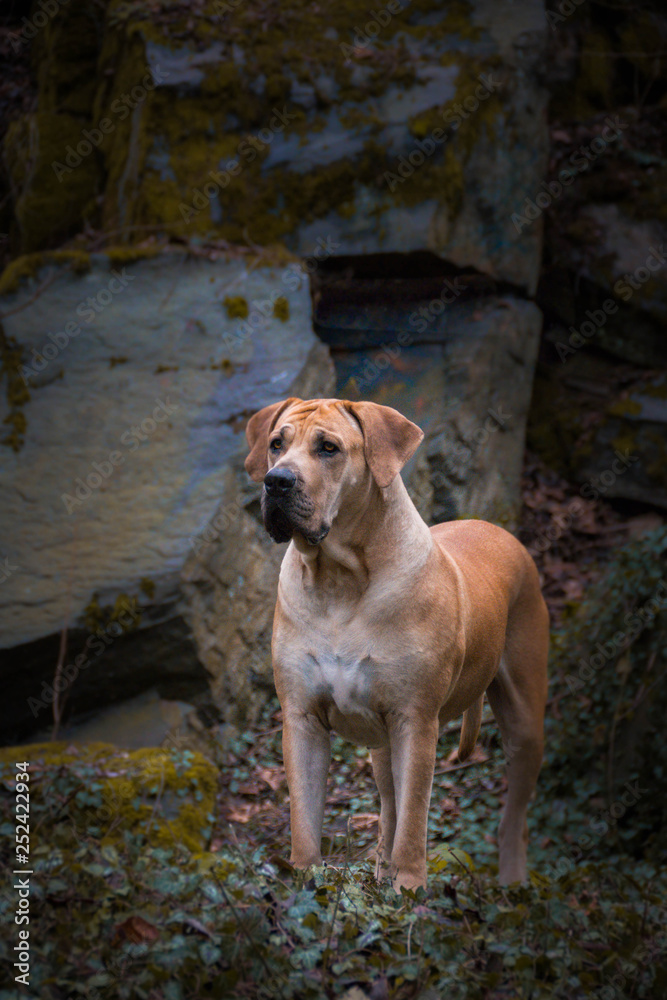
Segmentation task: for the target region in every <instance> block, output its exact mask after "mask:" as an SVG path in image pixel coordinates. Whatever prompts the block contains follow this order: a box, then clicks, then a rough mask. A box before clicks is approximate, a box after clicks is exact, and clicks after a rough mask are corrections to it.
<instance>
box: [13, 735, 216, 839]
mask: <svg viewBox="0 0 667 1000" xmlns="http://www.w3.org/2000/svg"><path fill="white" fill-rule="evenodd" d="M16 761H28V762H29V764H30V769H29V773H30V770H32V771H33V772H35V773H40V774H43V773H44V772H47V773H48V771H49V770H53V771H56V770H58V771H59V772H60V773H61V774H62V772H63V771H64V770H65V771H66V770H67V769H70V768H76V767H77V766H81V765H87V766H90V765H92V773H91V776H90V781H89V787H88V788H83V789H81V791H83V792H84V795H82V796H79V795H77V796H74V797H73V798H72V800H71V801H70V802H69V803H68V814H69V818H70V820H71V822H72V823H73V824H74V827H75V829H76V830H77V832H79V833H81V834H84V835H87V834H89V833H90V831H91V829H92V830H97V831H98V835H99V836H100V837H101V839H102V841H103V843H107V844H114V843H122V842H123V839H124V836H125V833H126V832H128V831H129V832H130V833H134V834H140V835H142V836H143V837H145V838H146V840H147V841H148V842H149V843H150V844H151V845H152V846H156V847H173V846H175V845H177V844H181V845H183V846H184V847H186V848H187V849H189V850H190V851H196V852H198V853H200V852H202V851H203V850H205V849H206V848H207V847H208V842H209V839H210V835H211V826H212V815H213V812H214V809H215V800H216V794H217V790H218V778H219V775H218V770H217V768H216V767H215V765H214V764H212V763H211V761H209V760H208V759H207V758H206V757H204V756H203V755H202V754H200V753H196V752H193V751H190V750H186V751H184V752H172V751H169V750H164V749H162V748H148V749H143V750H135V751H132V752H128V751H123V750H120V749H118V748H117V747H115V746H113V745H111V744H105V743H90V744H85V745H80V746H77V745H76V744H72V743H65V742H56V743H40V744H31V745H27V746H21V747H5V748H3V749H2V750H0V764H4V765H9V766H10V767H12V766H13V765H14V763H15V762H16ZM42 837H43V838H44V841H45V842H47V843H48V838H49V830H48V828H46V827H45V828H44V829H43V833H42ZM39 843H40V836H39V835H38V834H37V835H36V834H35V833H34V832H33V834H32V839H31V848H33V849H34V848H35V847H37V846H38V844H39Z"/></svg>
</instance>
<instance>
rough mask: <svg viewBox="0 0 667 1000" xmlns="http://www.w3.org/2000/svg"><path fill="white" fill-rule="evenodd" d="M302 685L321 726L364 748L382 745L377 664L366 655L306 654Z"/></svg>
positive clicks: (381, 718) (382, 735)
mask: <svg viewBox="0 0 667 1000" xmlns="http://www.w3.org/2000/svg"><path fill="white" fill-rule="evenodd" d="M304 667H305V669H304V676H303V677H302V683H303V685H304V688H305V691H306V692H307V695H306V700H307V702H308V703H309V705H310V708H311V710H312V711H314V712H315V713H316V714H317V715H318V716H319V718H320V719H321V720H322V722H323V723H324V724H325V725H327V726H328V727H329V728H331V729H334V730H335V731H336V732H337V733H339V734H340V735H341V736H343V737H344V738H345V739H348V740H351V741H352V742H354V743H363V744H366V745H367V746H380V745H381V744H383V743H384V742H385V741H386V729H385V724H384V720H383V717H382V712H381V707H382V706H381V701H380V699H379V697H378V693H379V692H378V674H379V669H380V664H379V663H378V662H377V661H376V660H375V659H374V658H373V657H372V656H371V655H370V654H366V655H364V656H355V655H350V653H343V652H339V653H336V652H333V651H331V650H329V651H327V650H325V651H322V650H319V651H318V652H317V654H313V653H311V654H309V655H308V657H307V660H306V662H305V664H304Z"/></svg>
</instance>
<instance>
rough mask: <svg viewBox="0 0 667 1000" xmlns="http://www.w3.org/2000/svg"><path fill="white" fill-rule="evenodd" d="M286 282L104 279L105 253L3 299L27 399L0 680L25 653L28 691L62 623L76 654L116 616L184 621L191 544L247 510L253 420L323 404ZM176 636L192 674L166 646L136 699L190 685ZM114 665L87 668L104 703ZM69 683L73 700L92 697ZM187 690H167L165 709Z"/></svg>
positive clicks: (205, 270) (197, 272)
mask: <svg viewBox="0 0 667 1000" xmlns="http://www.w3.org/2000/svg"><path fill="white" fill-rule="evenodd" d="M255 263H256V261H255ZM291 267H292V268H293V267H294V265H291ZM295 273H296V272H295V271H294V270H293V269H292V270H289V269H288V267H287V266H285V267H261V266H260V267H257V266H254V265H252V264H251V263H248V262H244V261H243V260H230V261H224V260H218V261H215V262H212V261H209V260H205V259H204V260H203V259H189V258H187V257H186V256H185V255H184V254H180V253H178V254H166V255H163V256H161V257H160V258H155V259H153V260H150V261H142V262H141V263H136V264H131V265H128V266H127V267H122V268H116V267H112V266H111V265H110V263H109V261H108V260H107V258H106V257H103V256H100V257H99V258H97V259H94V260H93V266H92V268H91V270H90V271H89V272H88V273H87V274H84V275H75V274H73V273H72V272H71V271H70V270H69V269H67V268H59V267H58V266H57V265H52V271H51V272H50V275H49V273H47V272H46V271H45V270H42V271H41V272H40V273H39V274H38V275H36V277H35V278H34V279H33V280H32V281H31V282H28V283H23V284H22V285H21V287H20V289H19V291H18V292H16V293H15V294H13V295H10V296H6V297H5V299H4V300H3V312H10V311H13V314H12V315H11V316H9V317H8V318H7V319H6V320H5V322H4V328H5V336H6V338H7V339H8V341H9V342H14V343H15V345H16V347H17V348H18V349H20V351H21V354H22V357H23V360H24V362H25V366H24V368H23V373H24V375H25V376H26V378H27V381H28V386H29V391H30V398H29V399H28V400H27V402H25V403H24V404H23V405H22V406H21V412H22V414H23V416H24V417H25V420H26V428H25V432H24V442H25V443H24V444H23V447H22V448H21V449H20V450H19V451H17V452H13V451H12V450H10V449H9V448H7V447H5V448H3V462H2V469H1V471H0V490H1V491H2V498H3V527H4V532H3V535H4V537H3V551H2V553H1V555H2V556H3V558H4V557H6V559H7V567H8V572H9V576H8V577H6V579H5V580H4V584H3V586H2V587H0V623H1V624H0V632H1V633H2V637H3V638H2V641H3V646H4V647H5V648H6V649H7V650H12V649H13V650H14V652H15V654H16V656H13V655H11V654H9V653H8V655H7V657H6V658H5V661H4V662H5V663H6V664H7V667H6V669H7V670H9V671H10V673H9V674H8V675H7V679H9V677H10V676H13V675H14V672H15V671H16V670H18V669H19V666H20V660H21V654H20V652H19V650H20V648H23V649H24V652H25V649H26V648H28V647H25V646H24V645H23V644H31V646H30V650H31V651H32V652H31V664H32V666H31V673H32V685H31V688H30V691H32V692H33V693H35V694H38V693H39V687H40V680H41V679H43V680H46V681H52V680H53V671H54V668H55V662H56V659H57V649H56V651H55V653H54V648H53V647H52V646H48V645H47V647H45V648H44V655H43V656H41V655H39V654H38V649H37V646H38V645H39V643H40V642H44V641H46V640H47V639H48V637H50V636H54V634H56V633H59V632H60V631H61V629H62V628H63V626H64V625H66V627H67V629H68V630H69V632H70V643H69V653H70V655H71V657H72V658H73V657H74V655H75V654H76V653H78V652H79V651H80V649H84V648H85V640H86V639H87V637H88V636H90V635H91V633H92V632H93V631H94V630H95V628H97V627H99V626H104V625H106V624H107V622H108V620H109V619H110V618H112V617H113V616H114V612H113V608H114V606H115V605H116V604H117V603H118V602H120V603H121V604H122V603H123V602H124V603H125V604H126V605H128V606H129V607H131V608H138V609H139V611H140V619H137V618H136V616H135V617H134V618H132V621H131V622H130V620H129V619H128V624H129V626H130V627H131V630H132V631H133V632H134V630H135V629H136V628H137V625H138V632H137V637H138V636H139V635H140V634H142V633H148V632H150V631H151V628H153V627H155V626H157V625H159V624H160V623H168V622H170V621H171V622H176V621H182V617H181V616H182V613H183V608H184V602H183V597H182V589H181V571H182V569H183V567H184V565H185V564H186V562H187V560H188V559H189V557H190V556H192V555H193V553H194V552H195V550H196V549H197V547H198V545H199V544H200V542H201V539H202V534H203V533H204V532H206V536H207V537H209V536H211V537H216V536H217V535H219V534H220V533H222V534H224V532H225V530H226V529H227V528H229V527H230V525H235V526H236V525H237V523H238V521H239V519H241V520H243V519H245V518H250V520H251V521H252V518H251V517H250V515H248V514H246V513H245V512H244V507H245V505H246V504H247V503H249V502H251V501H252V499H253V498H254V496H255V493H256V492H257V490H256V487H254V486H253V484H250V483H249V481H248V477H247V475H246V473H245V471H244V469H243V460H244V458H245V455H246V452H247V446H246V441H245V434H244V429H245V424H246V422H247V419H248V417H249V416H250V415H251V414H252V413H253V412H255V411H256V410H257V409H260V408H261V407H262V406H265V405H267V404H268V403H270V402H273V401H274V400H275V399H276V398H279V397H281V396H288V395H305V396H318V395H330V394H331V389H332V367H331V361H330V359H329V354H328V351H327V349H326V348H325V347H324V346H323V345H322V344H321V342H320V341H318V339H317V338H316V337H315V335H314V334H313V332H312V327H311V304H310V295H309V291H308V285H307V280H301V281H300V282H296V281H295V280H294V278H295ZM49 277H50V278H52V280H51V283H50V284H49V287H48V289H47V290H46V291H44V293H43V294H38V295H36V296H35V292H36V290H37V289H38V288H40V287H41V286H42V285H43V283H44V281H45V280H47V279H48V278H49ZM276 303H277V304H276ZM17 307H18V311H14V310H17ZM245 313H247V315H244V314H245ZM228 314H231V316H230V315H228ZM68 324H70V325H69V326H68ZM72 324H73V325H72ZM68 330H69V334H68V333H67V332H66V331H68ZM3 406H7V404H6V402H3ZM4 416H5V413H3V414H2V416H1V417H0V419H2V418H4ZM219 511H221V512H222V513H221V514H220V515H219V517H218V520H217V522H216V520H215V519H216V514H217V513H218V512H219ZM223 519H224V525H225V527H224V528H223ZM211 522H214V524H213V526H211ZM253 523H254V522H253ZM235 532H236V527H234V528H233V533H235ZM242 556H243V553H242V552H241V553H239V559H240V563H239V572H241V573H243V564H242V563H243V559H242ZM248 558H249V559H250V558H251V556H249V557H248ZM131 617H132V616H131ZM177 631H179V638H178V640H177V641H176V642H174V643H173V649H174V655H175V656H178V658H179V662H182V661H183V659H184V658H185V660H187V661H188V663H189V666H188V667H187V668H183V669H181V668H180V667H178V666H177V665H176V667H175V665H174V664H170V663H169V655H170V654H169V644H167V646H166V648H165V647H164V644H162V646H160V645H158V647H157V648H156V649H154V650H153V655H155V654H156V653H157V654H158V655H159V656H160V657H161V658H162V662H158V663H153V664H152V665H151V664H148V665H147V672H146V679H147V682H148V683H146V684H145V686H146V687H147V686H149V683H150V680H151V678H152V679H155V675H156V674H157V675H158V676H161V677H162V679H164V678H165V677H166V676H168V675H169V673H170V671H171V672H173V671H174V669H176V672H177V673H178V672H179V670H180V671H181V674H183V675H187V673H188V670H191V671H192V672H193V675H194V674H195V673H197V669H196V666H195V664H196V662H197V658H196V656H195V655H194V653H195V650H194V647H193V646H192V643H191V642H190V646H191V652H190V654H189V655H188V654H186V653H184V648H183V643H184V642H185V645H186V647H187V643H188V642H189V641H190V640H188V638H187V629H185V627H184V625H181V626H180V627H179V629H177ZM181 632H183V633H184V634H183V635H181ZM131 638H132V637H131V636H130V635H124V636H123V637H122V638H121V639H118V640H117V644H116V656H115V660H116V661H118V660H119V659H120V660H121V661H122V660H126V661H127V664H128V669H130V665H131V669H132V670H133V671H135V672H136V669H137V663H136V662H133V657H131V656H130V655H129V654H128V652H127V650H125V652H122V653H120V654H119V653H118V650H121V648H124V647H125V646H126V645H127V643H129V642H130V640H131ZM35 644H37V645H35ZM56 647H57V643H56ZM40 648H41V647H40ZM147 652H149V650H148V649H147ZM110 655H111V653H109V652H108V653H106V654H105V663H106V664H107V665H106V666H105V668H104V671H102V670H101V668H100V666H99V664H100V663H102V659H100V661H99V663H97V665H94V666H93V668H92V669H91V670H88V675H87V676H88V677H91V676H93V674H94V675H95V677H96V680H97V683H98V690H97V698H99V699H101V700H102V702H103V701H104V699H105V698H114V697H118V690H119V689H121V690H122V687H123V684H124V680H123V678H124V675H123V670H122V669H120V671H119V670H118V669H116V668H115V669H114V671H113V673H114V678H113V686H114V690H113V691H111V690H107V689H106V688H105V676H106V674H107V673H108V663H109V657H110ZM24 658H25V657H24ZM40 664H41V666H40ZM116 666H117V664H116ZM121 666H122V664H121ZM3 669H5V668H3ZM148 675H150V677H149V676H148ZM199 675H201V668H199ZM199 675H198V676H197V684H198V685H199V686H201V679H200V676H199ZM81 677H82V680H81V681H80V682H78V683H77V684H76V685H74V686H73V691H74V692H76V691H77V690H79V691H83V690H84V688H85V687H86V684H88V687H91V685H90V684H89V682H88V681H86V684H84V683H83V672H82V674H81ZM186 682H187V676H180V681H179V683H180V685H181V686H180V688H179V691H180V692H181V693H180V694H179V695H177V696H179V697H182V696H183V694H187V691H186V690H185V689H186V688H187V683H186ZM82 685H83V687H82ZM195 686H196V685H195ZM170 693H171V694H172V695H173V694H175V693H176V692H175V691H174V690H172V691H170ZM28 694H29V692H28V691H26V697H27V696H28ZM90 699H92V700H94V699H95V691H94V685H92V688H91V690H90ZM21 710H22V711H25V703H23V705H22V708H21Z"/></svg>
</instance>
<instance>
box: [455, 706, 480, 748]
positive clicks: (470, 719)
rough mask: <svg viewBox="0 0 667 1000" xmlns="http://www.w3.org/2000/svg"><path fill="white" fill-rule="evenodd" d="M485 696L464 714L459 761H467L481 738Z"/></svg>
mask: <svg viewBox="0 0 667 1000" xmlns="http://www.w3.org/2000/svg"><path fill="white" fill-rule="evenodd" d="M483 704H484V695H481V696H480V697H479V698H478V699H477V701H474V702H473V703H472V705H471V706H470V708H467V709H466V710H465V712H464V713H463V722H462V723H461V739H460V740H459V749H458V757H459V760H466V759H467V758H468V757H469V756H470V754H471V753H472V752H473V750H474V749H475V743H476V742H477V737H478V736H479V727H480V725H481V723H482V705H483Z"/></svg>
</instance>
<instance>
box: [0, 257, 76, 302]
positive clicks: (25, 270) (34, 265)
mask: <svg viewBox="0 0 667 1000" xmlns="http://www.w3.org/2000/svg"><path fill="white" fill-rule="evenodd" d="M48 264H69V266H70V268H71V270H72V271H74V273H75V274H85V273H86V272H87V271H89V270H90V254H88V253H86V252H85V251H83V250H43V251H40V252H37V253H27V254H22V256H20V257H17V258H16V260H13V261H11V262H10V263H9V264H8V265H7V267H6V268H5V269H4V271H3V272H2V274H1V275H0V295H9V294H11V293H12V292H16V291H18V288H19V286H20V284H21V282H22V281H26V280H27V279H28V278H34V277H36V276H37V275H38V274H39V272H40V270H41V269H42V268H43V267H46V266H47V265H48Z"/></svg>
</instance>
